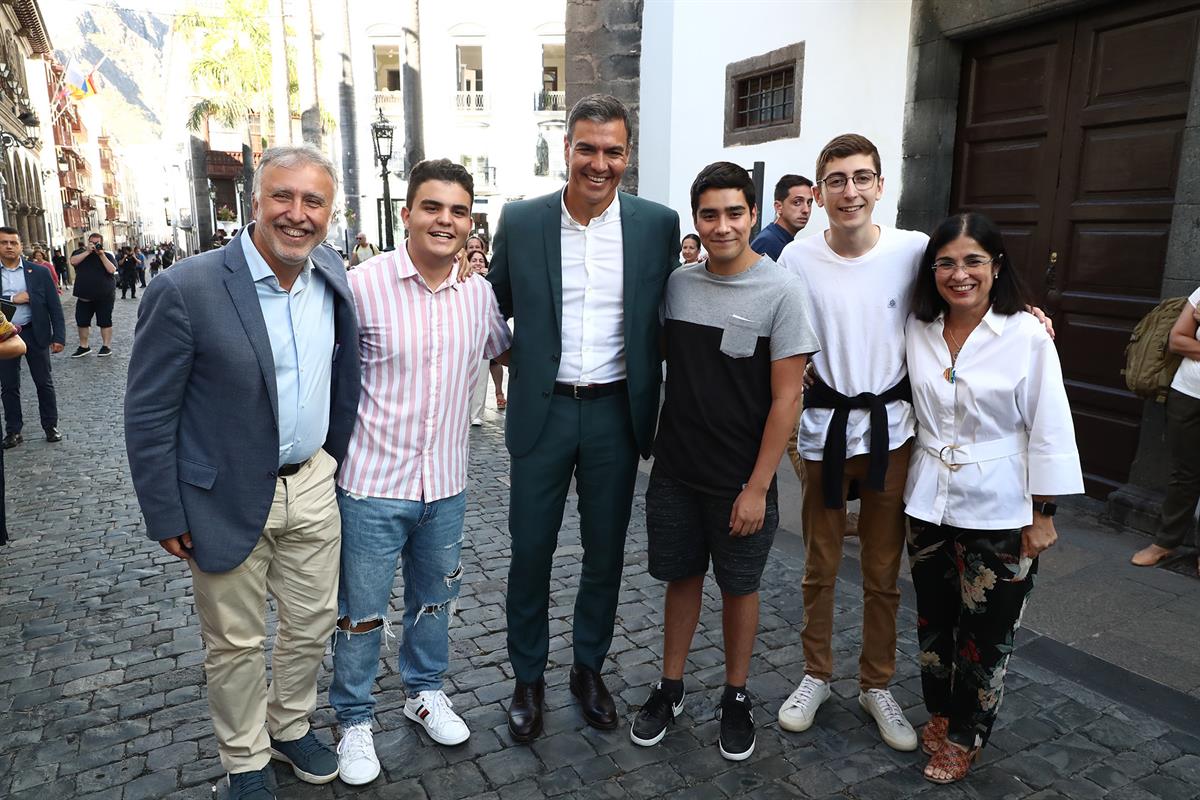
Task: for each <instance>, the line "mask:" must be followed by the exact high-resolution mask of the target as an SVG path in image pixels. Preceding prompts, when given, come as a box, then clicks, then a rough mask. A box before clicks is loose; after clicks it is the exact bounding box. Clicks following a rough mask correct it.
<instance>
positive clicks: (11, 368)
mask: <svg viewBox="0 0 1200 800" xmlns="http://www.w3.org/2000/svg"><path fill="white" fill-rule="evenodd" d="M0 279H3V296H4V299H5V300H8V301H9V302H10V303H12V304H13V305H15V306H16V307H17V310H16V312H15V313H14V314H13V318H12V319H11V320H10V322H12V323H13V324H14V325H16V326H17V328H18V330H20V332H21V338H22V339H24V340H25V363H27V364H29V376H30V377H31V378H33V385H34V388H36V389H37V396H38V416H40V417H41V418H42V430H44V431H45V432H46V441H48V442H61V441H62V434H61V433H59V432H58V400H57V399H56V397H55V395H54V378H53V377H51V375H50V354H51V353H61V352H62V350H63V346H64V345H65V343H66V341H67V339H66V335H67V329H66V325H65V324H64V322H63V310H62V303H61V302H60V301H59V299H58V287H57V286H55V285H54V280H53V279H52V278H51V277H50V270H48V269H46V268H45V267H43V266H41V265H39V264H34V263H33V262H31V261H26V260H25V259H24V258H22V257H21V234H20V233H18V232H17V229H16V228H9V227H0ZM0 400H3V404H4V432H5V434H6V436H5V437H4V442H3V446H4V449H6V450H7V449H9V448H11V447H16V446H17V445H19V444H20V443H21V442H23V441H24V437H23V436H22V435H21V428H22V427H24V424H25V421H24V419H23V418H22V415H21V359H19V358H14V359H11V360H9V361H0Z"/></svg>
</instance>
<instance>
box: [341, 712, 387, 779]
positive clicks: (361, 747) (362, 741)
mask: <svg viewBox="0 0 1200 800" xmlns="http://www.w3.org/2000/svg"><path fill="white" fill-rule="evenodd" d="M337 757H338V776H339V777H341V779H342V783H348V784H350V785H351V786H362V785H363V784H364V783H370V782H371V781H373V780H375V779H376V778H378V777H379V758H378V757H377V756H376V755H375V737H374V736H373V735H372V734H371V723H369V722H363V723H360V724H358V725H350V726H347V727H345V728H342V740H341V741H340V742H338V746H337Z"/></svg>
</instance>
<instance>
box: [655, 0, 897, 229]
mask: <svg viewBox="0 0 1200 800" xmlns="http://www.w3.org/2000/svg"><path fill="white" fill-rule="evenodd" d="M910 15H911V9H910V4H909V3H908V2H897V0H874V1H873V2H872V1H870V0H868V1H866V2H861V1H860V2H805V3H786V4H785V3H779V2H774V1H773V0H744V2H738V3H736V4H734V3H697V2H684V1H683V0H680V1H678V2H667V1H666V0H660V1H659V2H650V3H646V5H645V11H644V15H643V18H642V83H641V131H640V134H639V136H640V139H639V170H640V177H639V190H638V193H639V194H640V195H642V196H643V197H647V198H650V199H652V200H656V201H658V202H660V203H664V204H666V205H669V206H671V207H672V208H674V209H675V210H676V211H678V212H679V219H680V222H681V225H682V227H683V229H684V230H685V232H686V231H687V230H691V217H692V214H691V204H690V200H689V196H688V190H689V188H690V187H691V183H692V180H693V179H694V178H695V176H696V174H697V173H698V172H699V171H700V170H701V168H703V167H704V166H705V165H707V164H711V163H712V162H714V161H732V162H734V163H737V164H741V165H743V166H745V167H746V168H747V169H751V168H752V167H753V164H754V162H755V161H762V162H764V165H765V180H764V190H765V191H764V202H763V210H764V211H765V213H764V214H763V215H762V220H761V224H762V225H766V224H767V223H769V222H770V221H771V220H772V219H774V212H773V211H772V206H771V200H772V190H773V189H774V186H775V182H776V181H777V180H779V178H780V176H782V175H785V174H788V173H796V174H799V175H804V176H806V177H808V178H809V179H810V180H815V176H814V175H813V169H814V167H815V162H816V159H817V153H818V152H819V151H820V149H821V147H822V145H824V144H825V142H827V141H829V140H830V139H832V138H833V137H834V136H837V135H838V134H841V133H848V132H855V133H861V134H863V135H865V136H867V138H869V139H871V141H873V142H874V143H875V145H876V146H877V147H878V148H879V151H880V156H881V159H882V162H883V175H884V178H885V186H884V188H885V190H884V194H883V198H882V199H881V200H880V202H879V205H878V206H877V207H876V211H875V218H876V219H877V220H878V221H880V222H883V223H885V224H892V223H894V222H895V219H896V207H897V206H896V201H897V198H899V196H900V193H899V189H900V156H901V149H900V145H901V134H902V131H903V117H904V92H905V80H906V73H905V64H906V62H907V59H908V47H909V41H908V38H909V37H908V29H909V18H910ZM772 54H776V55H777V56H778V58H776V59H775V61H776V62H777V66H780V67H784V66H785V62H790V64H791V66H792V72H791V74H790V84H789V85H790V87H791V88H790V90H789V89H788V88H787V87H786V86H777V87H776V88H775V89H772V90H771V91H772V94H771V95H768V96H767V100H768V101H769V100H771V99H774V98H775V97H776V96H778V99H779V100H780V101H781V102H780V103H778V104H777V105H776V106H774V108H778V109H779V110H780V111H783V110H784V109H783V102H782V101H786V102H788V103H790V104H791V108H790V109H788V112H789V115H790V114H794V115H795V116H796V118H797V121H798V125H794V124H793V125H792V128H793V129H792V130H789V131H783V132H780V133H779V134H778V135H776V136H772V137H771V138H770V140H769V141H762V142H759V143H754V144H745V145H733V144H730V143H729V136H728V133H727V127H728V126H727V113H726V108H727V99H728V98H727V89H726V87H727V85H728V83H729V78H728V76H727V72H728V71H729V69H730V68H733V69H734V70H735V71H736V69H737V66H736V65H737V64H738V63H739V62H746V61H750V60H752V59H756V58H759V57H763V56H770V55H772ZM797 61H798V68H797ZM770 66H771V65H770V64H766V63H757V64H755V63H751V64H746V68H747V72H749V73H754V74H762V73H763V72H764V67H766V68H769V67H770ZM780 78H781V79H782V80H784V81H787V80H789V75H786V74H785V75H781V76H780ZM747 88H751V87H747ZM763 94H766V93H765V92H764V93H763ZM824 227H825V215H824V212H822V211H820V210H819V209H817V208H816V207H815V206H814V210H813V216H812V219H811V220H810V221H809V224H808V227H807V228H806V229H805V230H804V231H803V232H802V233H801V234H800V235H801V236H804V235H809V234H811V233H812V232H814V231H820V230H823V229H824Z"/></svg>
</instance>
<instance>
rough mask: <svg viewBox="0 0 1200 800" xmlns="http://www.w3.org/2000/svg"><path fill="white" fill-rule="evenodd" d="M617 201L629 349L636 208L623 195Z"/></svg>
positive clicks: (635, 283)
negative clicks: (618, 203)
mask: <svg viewBox="0 0 1200 800" xmlns="http://www.w3.org/2000/svg"><path fill="white" fill-rule="evenodd" d="M617 197H618V201H619V202H620V203H621V256H622V257H621V263H622V264H623V267H624V270H625V273H624V277H625V282H624V286H623V288H624V292H623V293H622V294H623V301H622V306H623V307H624V311H625V313H624V315H623V316H624V318H625V348H626V351H628V349H629V339H630V336H631V333H632V331H633V316H634V314H633V308H634V301H635V300H636V299H637V286H638V284H639V283H640V281H639V280H638V274H639V270H638V253H639V244H640V242H639V241H638V237H637V235H636V231H637V222H636V220H635V217H636V216H637V208H636V206H635V204H634V203H632V202H629V195H626V194H624V193H621V194H618V195H617Z"/></svg>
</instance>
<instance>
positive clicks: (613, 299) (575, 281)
mask: <svg viewBox="0 0 1200 800" xmlns="http://www.w3.org/2000/svg"><path fill="white" fill-rule="evenodd" d="M561 203H562V225H561V233H560V242H561V245H562V355H561V358H560V360H559V362H558V377H557V378H556V380H557V381H558V382H559V383H575V384H588V383H612V382H613V381H620V380H624V379H625V267H624V264H625V257H624V251H623V249H622V248H623V246H624V238H623V236H622V234H621V203H620V200H619V199H618V198H617V197H616V196H614V197H613V201H612V203H610V204H609V206H608V208H606V209H605V210H604V213H602V214H601V215H600V216H598V217H596V218H594V219H592V220H591V221H590V222H589V223H588V224H587V225H580V224H579V223H578V222H576V221H575V220H574V219H573V218H572V217H571V214H570V213H569V212H568V211H567V202H566V192H565V191H564V192H563V195H562V200H561Z"/></svg>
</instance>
